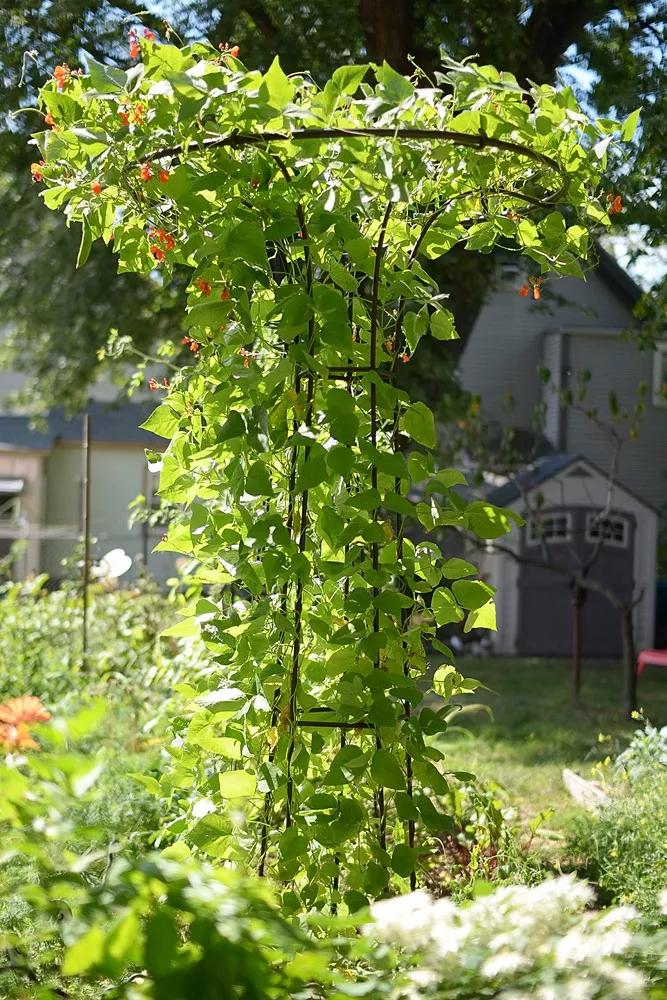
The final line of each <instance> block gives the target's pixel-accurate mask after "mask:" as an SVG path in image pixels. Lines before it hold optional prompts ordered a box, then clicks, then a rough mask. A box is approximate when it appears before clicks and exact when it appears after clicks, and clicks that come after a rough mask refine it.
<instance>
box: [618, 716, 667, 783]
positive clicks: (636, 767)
mask: <svg viewBox="0 0 667 1000" xmlns="http://www.w3.org/2000/svg"><path fill="white" fill-rule="evenodd" d="M614 770H615V772H616V774H622V775H624V776H626V775H627V777H629V778H633V779H639V778H645V777H647V776H651V775H653V774H655V773H656V772H660V771H664V772H666V773H667V726H662V728H661V729H658V728H657V727H656V726H652V725H651V723H650V722H648V721H646V722H645V725H644V728H643V729H637V730H636V731H635V733H634V736H633V737H632V741H631V742H630V745H629V746H628V748H627V750H624V751H623V753H622V754H619V756H618V757H617V758H616V763H615V766H614Z"/></svg>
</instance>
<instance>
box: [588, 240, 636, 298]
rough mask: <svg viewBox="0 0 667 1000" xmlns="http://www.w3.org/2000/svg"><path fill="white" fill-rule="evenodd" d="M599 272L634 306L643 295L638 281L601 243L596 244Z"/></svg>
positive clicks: (608, 283) (615, 290)
mask: <svg viewBox="0 0 667 1000" xmlns="http://www.w3.org/2000/svg"><path fill="white" fill-rule="evenodd" d="M596 251H597V258H598V264H597V272H598V274H599V276H600V278H601V279H602V280H603V281H604V283H605V284H606V285H607V286H608V288H610V289H611V291H612V292H613V293H614V294H615V295H617V296H618V297H619V298H620V299H621V300H622V301H623V302H625V303H626V305H628V306H629V307H630V308H632V307H633V306H634V305H635V304H636V303H637V301H638V299H639V298H640V297H641V294H642V290H641V288H640V287H639V285H638V284H637V282H636V281H635V280H634V279H633V278H631V277H630V275H629V274H628V272H627V271H626V270H625V268H623V267H621V265H620V264H619V262H618V261H617V260H616V258H615V257H614V256H613V254H610V253H609V252H608V251H607V250H605V249H604V247H601V246H600V244H599V243H597V244H596Z"/></svg>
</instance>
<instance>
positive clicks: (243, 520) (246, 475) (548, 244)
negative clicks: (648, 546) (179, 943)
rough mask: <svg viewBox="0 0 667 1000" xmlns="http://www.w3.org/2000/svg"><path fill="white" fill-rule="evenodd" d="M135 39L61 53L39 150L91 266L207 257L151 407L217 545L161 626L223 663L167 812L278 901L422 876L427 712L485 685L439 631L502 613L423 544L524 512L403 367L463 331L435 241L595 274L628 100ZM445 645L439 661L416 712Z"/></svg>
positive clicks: (435, 826) (186, 690)
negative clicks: (176, 369)
mask: <svg viewBox="0 0 667 1000" xmlns="http://www.w3.org/2000/svg"><path fill="white" fill-rule="evenodd" d="M137 46H140V49H141V60H140V61H139V62H138V63H137V64H136V65H134V66H132V68H131V69H129V70H128V71H127V72H125V71H122V70H119V69H117V68H112V67H108V66H105V65H102V64H99V63H97V62H95V61H94V60H92V59H88V60H87V65H86V70H85V72H81V71H71V70H70V69H69V67H67V66H60V67H57V70H56V71H55V73H54V78H53V79H52V80H50V81H49V82H48V83H46V85H45V86H44V88H43V89H42V91H41V95H40V108H41V110H42V113H43V114H44V115H45V117H47V116H48V120H47V123H46V124H47V125H49V126H51V127H50V128H48V127H45V129H44V131H40V132H38V133H37V134H36V135H35V137H34V140H35V142H36V143H37V145H38V147H39V149H40V152H41V158H42V160H43V162H42V163H37V164H35V165H33V174H34V176H35V177H36V179H37V180H38V181H40V182H43V183H44V185H45V190H44V193H43V197H44V201H45V203H46V204H47V206H48V207H49V208H52V209H61V210H63V211H64V212H65V213H66V215H67V217H68V220H69V222H71V223H80V224H81V230H82V238H81V250H80V253H79V263H80V264H83V263H84V262H85V259H86V256H87V254H88V251H89V249H90V247H91V244H92V243H93V241H94V240H97V239H102V240H104V241H105V242H107V243H109V242H111V241H113V247H114V250H115V252H116V253H117V254H118V262H119V270H121V271H137V272H143V273H153V274H154V275H155V279H156V281H162V282H167V281H169V278H170V275H171V273H172V268H173V266H174V265H176V264H177V265H181V266H182V267H184V268H188V269H189V270H190V275H191V278H190V286H189V300H188V317H189V324H190V330H189V335H188V343H189V346H190V348H191V349H192V359H193V363H192V365H190V366H188V367H186V368H185V369H184V370H183V371H182V372H180V373H178V374H177V375H176V376H175V377H174V378H173V380H172V382H171V383H169V381H168V380H167V379H165V380H164V382H159V378H158V379H156V380H155V381H154V382H153V388H156V386H157V385H158V383H159V384H160V385H161V386H162V388H160V390H159V391H160V392H162V393H164V398H163V399H162V400H161V402H160V404H159V406H158V407H157V409H156V410H155V411H154V413H153V414H152V416H151V417H150V418H149V420H148V422H147V424H145V426H146V427H147V428H149V429H150V430H152V431H153V432H155V433H157V434H159V435H161V436H162V437H164V438H166V439H167V442H168V443H167V445H166V449H165V451H164V454H163V456H161V457H160V456H155V455H154V456H152V460H153V461H155V462H160V463H161V476H160V495H161V497H162V498H163V499H164V500H165V501H168V502H170V503H176V504H180V505H182V509H183V516H182V517H181V518H179V519H177V520H175V521H174V523H173V524H172V525H171V527H170V529H169V531H168V534H167V536H166V538H165V539H164V540H163V541H162V542H161V543H160V545H159V546H158V547H159V548H162V549H168V550H171V551H177V552H182V553H185V554H187V555H189V556H193V557H194V558H195V559H196V560H197V562H198V565H199V569H198V571H197V573H198V581H199V584H200V587H199V590H198V591H197V593H196V596H195V597H194V598H193V600H192V602H191V605H190V607H189V612H188V613H187V614H186V615H185V616H184V617H183V619H182V620H181V621H179V622H178V623H177V624H176V625H174V626H172V628H171V629H170V630H168V631H170V632H171V634H172V635H186V634H197V633H201V636H202V638H203V640H204V642H205V644H206V646H207V647H208V650H209V651H210V654H211V661H212V663H213V668H212V669H206V670H202V674H201V680H200V681H196V680H195V681H193V682H192V684H191V685H189V686H188V685H185V686H182V687H181V694H184V695H185V696H186V699H187V700H188V701H189V704H188V708H187V710H186V711H184V713H183V717H182V718H179V719H177V720H175V727H176V729H177V733H178V738H177V739H176V741H175V743H174V746H173V747H171V749H170V752H171V754H172V756H173V767H172V769H171V770H170V772H169V773H168V774H165V776H164V777H163V779H162V783H161V785H162V792H163V793H164V794H166V795H169V794H170V793H171V792H172V791H174V794H175V795H176V796H177V798H179V801H182V802H183V801H184V804H183V805H182V807H181V814H180V815H179V818H178V821H177V822H175V824H174V827H173V829H174V831H175V832H177V833H179V832H180V833H182V834H183V836H184V837H185V838H186V839H188V840H189V841H190V843H191V844H194V845H196V846H198V847H199V848H201V849H202V850H203V851H204V852H205V853H206V854H207V855H209V856H210V857H213V858H217V859H223V860H225V861H228V862H232V863H235V864H240V865H243V866H246V867H250V868H254V869H255V870H256V871H258V872H259V873H260V874H269V873H270V874H271V875H272V876H274V877H275V879H276V880H277V881H278V882H279V883H282V884H283V890H282V902H283V906H284V907H285V910H286V912H289V911H290V910H297V909H299V908H301V907H302V906H306V907H323V906H325V905H326V906H331V905H333V907H334V909H335V908H336V907H337V906H338V905H339V903H341V902H342V903H344V904H345V906H346V907H348V908H350V909H356V908H358V907H360V906H362V905H364V904H365V903H366V902H367V901H368V899H369V898H374V897H377V896H381V895H384V894H386V893H387V892H388V891H394V890H396V889H403V888H407V886H408V884H409V883H412V884H413V885H414V883H415V880H416V873H417V871H418V868H419V856H420V852H421V850H422V849H423V846H424V844H425V843H427V842H428V837H429V836H431V835H437V834H438V833H441V832H442V831H443V830H445V829H447V816H446V814H445V813H444V812H442V810H441V809H440V808H439V799H438V796H441V795H443V794H444V793H445V792H446V790H447V771H446V762H445V763H444V764H443V761H442V756H443V755H442V754H441V753H440V752H439V751H437V750H436V749H435V748H434V747H433V746H432V745H431V744H430V740H429V738H430V737H431V736H432V735H433V734H434V733H436V732H438V731H441V730H442V729H444V728H445V727H446V726H447V721H448V718H449V717H450V715H451V712H452V705H451V700H452V699H453V698H455V697H456V696H457V694H459V693H461V692H465V691H470V690H472V689H473V688H474V686H475V682H474V681H471V680H466V679H464V678H463V677H462V676H461V675H460V674H459V673H458V672H457V671H456V669H455V666H454V664H453V663H452V661H451V654H450V652H449V650H448V649H447V648H446V647H445V646H443V645H441V644H440V643H439V642H438V640H437V638H435V631H436V629H437V628H438V627H440V626H444V625H448V624H451V623H459V622H461V623H464V627H465V628H466V629H471V628H479V627H483V628H492V627H494V624H495V618H494V606H493V590H492V588H491V587H490V586H489V585H488V584H486V583H485V582H483V581H482V580H479V579H477V578H476V570H475V568H474V567H473V566H472V565H470V564H469V563H467V562H466V561H464V560H462V559H459V558H446V557H445V556H444V555H443V554H442V553H441V551H440V549H439V548H438V547H437V546H436V545H435V544H433V543H432V542H429V541H428V540H423V539H424V538H425V537H426V535H427V534H428V532H429V531H431V530H432V529H434V528H435V527H439V528H440V527H450V528H454V529H463V530H465V531H466V532H467V533H473V534H475V535H477V536H480V537H481V538H487V539H488V538H496V537H498V536H499V535H501V534H503V533H506V532H507V531H509V530H510V529H511V527H512V521H513V519H514V520H516V518H515V517H514V515H512V514H510V513H509V512H507V511H503V510H501V509H498V508H496V507H494V506H492V505H490V504H488V503H485V502H482V501H479V500H475V501H470V500H469V499H467V498H466V493H465V489H462V487H465V479H464V477H463V476H462V475H461V474H460V473H459V472H458V471H457V470H453V469H440V470H438V469H437V468H436V464H435V460H434V458H433V455H432V451H433V449H434V447H435V445H436V427H435V423H434V418H433V415H432V413H431V411H430V410H429V409H428V408H427V407H426V406H425V405H424V404H423V403H412V402H411V401H410V399H409V398H408V397H407V396H406V394H405V393H404V392H403V391H401V390H399V389H398V388H397V387H396V385H395V380H394V375H395V373H396V371H397V370H398V366H400V365H402V364H405V363H409V362H410V359H411V357H412V356H413V354H414V352H415V351H416V350H417V348H418V344H419V341H420V340H421V339H422V338H423V337H425V336H427V335H430V336H432V337H434V338H436V339H437V340H441V341H447V340H451V339H453V338H455V337H456V331H455V329H454V324H453V319H452V315H451V313H450V312H449V311H448V309H447V307H446V302H445V301H443V298H442V296H441V295H439V294H438V289H437V286H436V284H435V282H434V281H433V280H432V278H431V277H430V276H429V273H428V270H427V266H428V262H429V261H430V260H432V259H434V258H437V257H440V256H442V255H443V254H445V253H446V252H447V251H448V250H449V249H450V248H452V247H453V246H455V245H456V244H463V245H464V246H465V247H466V248H467V249H468V250H470V251H471V252H472V251H474V252H481V253H490V252H492V251H493V249H494V248H495V247H497V246H501V247H503V248H509V249H513V250H516V251H517V252H520V253H523V254H525V255H526V256H527V257H528V258H530V260H531V261H532V262H533V265H534V267H533V270H534V282H537V283H538V286H539V281H541V275H542V273H544V272H549V271H552V272H556V273H559V274H566V275H575V276H580V275H581V274H582V265H583V262H585V260H586V257H587V254H588V241H589V230H590V228H591V227H592V226H606V225H609V217H608V211H607V209H608V208H609V200H608V198H607V194H606V192H604V191H601V190H600V170H601V168H603V167H604V165H605V160H606V156H607V147H608V145H609V143H610V142H612V141H616V139H623V140H627V139H630V138H631V136H632V132H633V130H634V127H635V125H636V115H635V116H631V119H628V120H626V122H625V123H623V124H622V125H619V124H618V123H616V122H613V121H610V120H602V121H598V122H593V121H590V120H589V119H588V118H587V117H586V116H585V115H584V114H583V113H582V112H581V110H580V109H579V108H578V106H577V104H576V102H575V100H574V98H573V95H572V93H571V91H569V90H567V89H565V90H560V91H556V90H554V89H552V88H551V87H547V86H540V87H535V88H533V89H532V90H531V91H529V92H527V91H525V90H523V89H522V88H521V87H520V86H519V85H518V84H517V81H516V80H515V79H514V78H513V77H512V76H511V75H510V74H507V73H499V72H498V71H497V70H496V69H494V68H493V67H491V66H477V65H474V64H472V63H468V64H465V65H459V64H454V63H452V62H449V61H448V60H447V59H446V57H443V70H442V73H440V74H437V77H436V79H435V80H433V81H432V80H430V79H427V78H426V77H424V76H423V75H422V74H421V73H419V71H417V72H416V73H415V75H414V76H413V77H412V78H407V77H405V76H402V75H400V74H398V73H397V72H395V71H394V70H393V69H392V68H391V67H390V66H389V65H387V64H384V65H373V64H370V65H358V66H342V67H340V68H339V69H337V70H336V71H335V72H334V74H333V76H332V77H331V79H330V80H329V82H328V83H327V84H326V86H324V87H323V88H320V87H319V86H317V85H316V84H315V83H314V82H313V81H312V79H311V78H310V77H309V75H308V74H307V73H303V74H296V75H289V76H288V75H286V74H285V73H284V72H283V70H282V69H281V67H280V65H279V62H278V60H277V59H276V60H275V61H274V62H273V63H272V65H271V66H270V67H269V68H268V69H267V70H266V72H260V71H259V70H253V69H249V68H247V67H245V66H244V65H243V63H242V62H241V60H240V59H239V55H238V52H237V51H236V50H234V49H232V50H223V51H222V52H220V51H218V50H216V49H213V48H212V47H209V46H207V45H205V44H196V45H192V46H189V47H187V48H177V47H175V46H173V45H167V44H165V45H163V44H157V43H156V42H155V41H154V40H153V38H152V37H151V35H150V32H149V33H147V37H141V38H140V39H139V42H137V41H136V36H135V47H137ZM498 335H499V336H501V335H502V334H501V332H500V331H499V334H498ZM420 539H421V540H420ZM427 640H429V641H430V642H432V643H433V645H434V646H435V648H436V649H437V650H438V651H439V652H440V653H441V654H442V655H443V656H444V659H445V665H444V666H442V667H441V668H440V669H439V670H438V671H437V672H436V673H435V679H434V682H433V687H434V688H435V692H436V693H437V694H438V695H439V696H440V698H441V700H440V701H439V702H438V701H433V700H430V701H429V703H428V705H427V706H426V707H421V706H422V705H423V700H424V692H425V689H426V688H427V687H428V684H427V683H425V681H426V678H427V676H428V675H427V670H428V661H427V656H426V653H425V641H427ZM434 705H435V706H439V707H434ZM418 709H419V711H418ZM179 790H180V792H179ZM183 790H186V792H187V794H186V795H182V794H180V793H181V792H183ZM179 796H180V797H179Z"/></svg>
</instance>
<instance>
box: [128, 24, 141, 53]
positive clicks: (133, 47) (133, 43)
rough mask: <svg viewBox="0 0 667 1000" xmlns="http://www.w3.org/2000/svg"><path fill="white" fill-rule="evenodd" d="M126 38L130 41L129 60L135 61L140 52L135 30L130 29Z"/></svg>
mask: <svg viewBox="0 0 667 1000" xmlns="http://www.w3.org/2000/svg"><path fill="white" fill-rule="evenodd" d="M128 37H129V41H130V59H136V58H137V57H138V55H139V53H140V52H141V48H140V47H139V42H138V40H137V29H136V28H130V30H129V33H128Z"/></svg>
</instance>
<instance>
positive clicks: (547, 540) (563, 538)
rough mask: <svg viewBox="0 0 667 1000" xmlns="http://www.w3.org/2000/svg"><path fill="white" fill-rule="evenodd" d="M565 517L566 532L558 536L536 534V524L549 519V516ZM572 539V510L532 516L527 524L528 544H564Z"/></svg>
mask: <svg viewBox="0 0 667 1000" xmlns="http://www.w3.org/2000/svg"><path fill="white" fill-rule="evenodd" d="M556 517H557V518H559V519H560V518H563V519H564V520H565V534H564V535H557V536H556V537H553V536H551V537H546V536H545V535H534V534H533V528H534V526H535V524H537V523H540V522H541V521H547V520H549V518H556ZM571 540H572V514H571V513H570V511H562V512H559V513H558V514H544V515H543V516H542V517H530V518H528V523H527V525H526V545H542V544H544V545H564V544H565V543H566V542H569V541H571Z"/></svg>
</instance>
